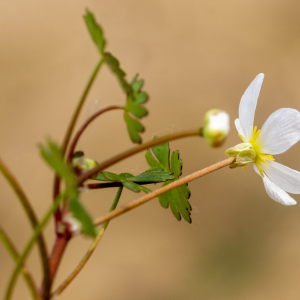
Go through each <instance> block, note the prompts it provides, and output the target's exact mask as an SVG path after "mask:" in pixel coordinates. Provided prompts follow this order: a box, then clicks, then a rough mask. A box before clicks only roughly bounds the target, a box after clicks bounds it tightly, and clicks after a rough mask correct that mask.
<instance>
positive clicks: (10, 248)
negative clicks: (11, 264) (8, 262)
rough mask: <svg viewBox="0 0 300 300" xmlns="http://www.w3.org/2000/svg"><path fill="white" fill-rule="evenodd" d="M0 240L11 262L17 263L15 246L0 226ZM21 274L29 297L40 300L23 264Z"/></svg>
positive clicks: (17, 255) (17, 254)
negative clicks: (29, 293)
mask: <svg viewBox="0 0 300 300" xmlns="http://www.w3.org/2000/svg"><path fill="white" fill-rule="evenodd" d="M0 240H1V241H2V242H3V244H4V246H5V248H6V249H7V251H8V252H9V253H10V255H11V256H12V258H13V260H14V261H15V262H17V261H18V258H19V253H18V252H17V250H16V248H15V246H14V245H13V243H12V241H11V240H10V239H9V237H8V235H7V234H6V233H5V232H4V231H3V229H2V228H1V226H0ZM21 272H22V274H23V276H24V280H25V282H26V284H27V286H28V288H29V290H30V292H31V295H32V297H33V299H35V300H40V297H39V295H38V292H37V288H36V286H35V283H34V281H33V278H32V276H31V274H30V273H29V272H28V270H27V268H26V267H25V266H24V264H22V269H21Z"/></svg>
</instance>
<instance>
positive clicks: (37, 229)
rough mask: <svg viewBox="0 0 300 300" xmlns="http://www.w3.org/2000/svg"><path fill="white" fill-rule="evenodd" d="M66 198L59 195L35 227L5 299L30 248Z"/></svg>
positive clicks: (6, 297) (19, 259)
mask: <svg viewBox="0 0 300 300" xmlns="http://www.w3.org/2000/svg"><path fill="white" fill-rule="evenodd" d="M63 198H64V194H62V195H59V196H58V197H57V199H56V200H55V201H54V203H53V204H52V206H51V208H50V209H49V210H48V212H47V213H46V215H45V216H44V218H43V219H42V221H41V222H40V223H39V224H38V225H37V226H36V227H35V230H34V233H33V235H32V236H31V238H30V240H29V241H28V243H27V245H26V246H25V249H24V250H23V252H22V254H21V255H20V256H19V258H18V262H17V266H16V267H15V270H14V272H13V274H12V276H11V278H10V281H9V284H8V288H7V290H6V294H5V299H6V300H8V299H10V298H11V296H12V291H13V287H14V285H15V283H16V279H17V277H18V274H19V272H20V270H21V268H22V265H23V264H24V262H25V260H26V258H27V256H28V254H29V253H30V250H31V249H32V247H33V245H34V243H35V241H36V239H37V237H38V236H39V234H40V233H41V231H42V229H43V228H44V227H45V225H46V224H47V222H48V221H49V219H50V217H51V216H52V214H53V213H54V212H55V211H56V210H57V208H58V207H59V205H60V203H61V202H62V200H63Z"/></svg>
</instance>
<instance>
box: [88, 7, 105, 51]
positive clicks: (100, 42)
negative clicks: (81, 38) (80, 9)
mask: <svg viewBox="0 0 300 300" xmlns="http://www.w3.org/2000/svg"><path fill="white" fill-rule="evenodd" d="M84 20H85V23H86V25H87V27H88V30H89V32H90V35H91V36H92V39H93V40H94V42H95V44H96V46H97V48H98V50H99V52H100V53H101V54H102V55H103V51H104V47H105V39H104V35H103V30H102V28H101V27H100V26H99V24H97V22H96V20H95V18H94V16H93V14H92V13H91V12H89V11H88V10H87V11H86V14H85V16H84Z"/></svg>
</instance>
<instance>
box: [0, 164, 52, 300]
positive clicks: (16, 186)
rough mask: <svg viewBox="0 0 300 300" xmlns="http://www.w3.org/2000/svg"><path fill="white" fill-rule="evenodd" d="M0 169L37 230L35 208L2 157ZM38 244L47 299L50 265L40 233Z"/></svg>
mask: <svg viewBox="0 0 300 300" xmlns="http://www.w3.org/2000/svg"><path fill="white" fill-rule="evenodd" d="M0 171H1V172H2V173H3V175H4V177H5V178H6V179H7V181H8V182H9V184H10V186H11V187H12V188H13V190H14V191H15V193H16V195H17V196H18V198H19V200H20V202H21V204H22V206H23V207H24V209H25V211H26V213H27V216H28V218H29V220H30V223H31V226H32V228H33V229H34V230H35V228H36V227H37V225H38V219H37V217H36V215H35V213H34V210H33V208H32V207H31V205H30V202H29V199H28V198H27V196H26V195H25V193H24V191H23V190H22V188H21V186H20V185H19V183H18V182H17V180H16V179H15V178H14V177H13V175H12V174H11V172H10V171H9V170H8V168H7V167H6V166H5V165H4V163H3V162H2V160H1V159H0ZM37 241H38V246H39V252H40V256H41V260H42V265H43V273H44V297H45V299H48V298H49V294H50V288H51V277H50V267H49V262H48V253H47V248H46V243H45V240H44V237H43V235H42V234H41V233H40V234H39V235H38V236H37Z"/></svg>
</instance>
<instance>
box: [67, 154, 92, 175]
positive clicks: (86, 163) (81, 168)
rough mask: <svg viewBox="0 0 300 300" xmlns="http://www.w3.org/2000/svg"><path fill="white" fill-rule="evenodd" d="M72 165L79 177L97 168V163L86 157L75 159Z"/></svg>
mask: <svg viewBox="0 0 300 300" xmlns="http://www.w3.org/2000/svg"><path fill="white" fill-rule="evenodd" d="M72 164H73V167H74V169H75V172H76V174H78V175H80V174H82V173H84V172H87V171H89V170H91V169H93V168H94V167H96V166H97V162H96V161H95V160H94V159H90V158H86V157H84V156H80V157H75V158H73V160H72Z"/></svg>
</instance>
